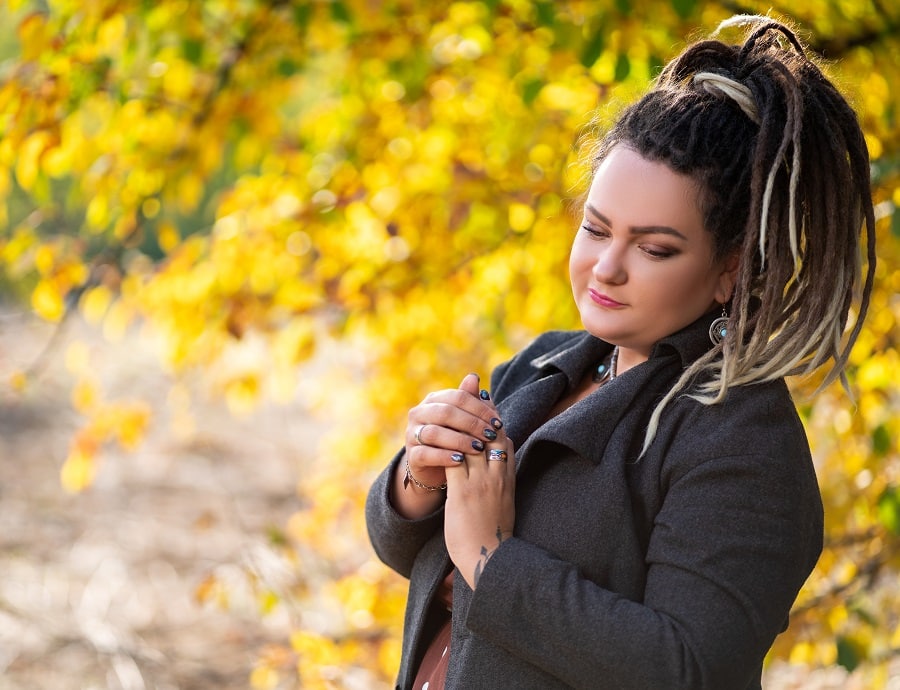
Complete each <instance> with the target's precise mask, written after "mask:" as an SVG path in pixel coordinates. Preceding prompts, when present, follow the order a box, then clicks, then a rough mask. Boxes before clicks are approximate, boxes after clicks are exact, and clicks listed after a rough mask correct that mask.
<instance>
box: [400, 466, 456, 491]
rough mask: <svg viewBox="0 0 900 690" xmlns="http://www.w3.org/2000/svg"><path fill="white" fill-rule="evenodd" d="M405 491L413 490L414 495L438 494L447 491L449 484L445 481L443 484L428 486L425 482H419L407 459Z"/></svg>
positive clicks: (404, 479)
mask: <svg viewBox="0 0 900 690" xmlns="http://www.w3.org/2000/svg"><path fill="white" fill-rule="evenodd" d="M403 490H404V491H408V490H412V491H413V493H436V492H439V491H446V490H447V482H446V481H445V482H444V483H443V484H426V483H425V482H422V481H419V480H418V479H416V477H415V476H414V475H413V473H412V470H411V469H410V467H409V458H405V474H404V477H403Z"/></svg>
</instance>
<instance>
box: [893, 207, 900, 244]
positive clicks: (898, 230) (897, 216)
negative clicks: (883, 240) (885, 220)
mask: <svg viewBox="0 0 900 690" xmlns="http://www.w3.org/2000/svg"><path fill="white" fill-rule="evenodd" d="M891 234H892V235H893V236H894V237H900V213H897V208H896V207H894V212H893V214H892V215H891Z"/></svg>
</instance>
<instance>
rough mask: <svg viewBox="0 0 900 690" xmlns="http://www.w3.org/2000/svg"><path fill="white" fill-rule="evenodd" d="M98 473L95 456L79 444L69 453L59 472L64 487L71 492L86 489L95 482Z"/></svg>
mask: <svg viewBox="0 0 900 690" xmlns="http://www.w3.org/2000/svg"><path fill="white" fill-rule="evenodd" d="M96 474H97V463H96V460H95V458H94V456H93V455H92V454H90V453H88V452H86V451H85V449H83V448H80V447H77V446H76V447H75V448H73V449H72V451H71V452H70V453H69V456H68V457H67V458H66V461H65V462H64V463H63V466H62V469H61V470H60V473H59V475H60V481H61V483H62V486H63V488H64V489H65V490H66V491H69V492H70V493H79V492H81V491H84V489H86V488H87V487H89V486H90V485H91V484H92V483H93V481H94V477H95V476H96Z"/></svg>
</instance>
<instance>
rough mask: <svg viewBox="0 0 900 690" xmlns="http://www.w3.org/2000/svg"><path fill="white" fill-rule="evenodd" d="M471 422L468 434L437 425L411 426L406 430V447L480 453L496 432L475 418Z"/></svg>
mask: <svg viewBox="0 0 900 690" xmlns="http://www.w3.org/2000/svg"><path fill="white" fill-rule="evenodd" d="M472 421H473V422H474V423H472V424H469V427H470V428H469V430H468V432H460V431H457V430H455V429H452V428H448V427H446V426H440V425H438V424H418V425H416V426H411V427H410V428H409V429H408V430H407V439H406V447H407V449H413V448H417V447H422V446H428V447H431V448H436V449H439V450H443V451H446V452H448V453H452V452H460V453H472V452H477V453H480V452H482V451H483V450H484V448H485V444H486V443H488V442H489V441H490V440H492V439H493V438H494V434H495V433H496V432H495V431H494V430H493V429H492V428H490V427H488V426H485V424H484V422H482V421H481V420H478V419H477V418H472ZM473 429H480V431H474V430H473ZM478 436H480V438H478Z"/></svg>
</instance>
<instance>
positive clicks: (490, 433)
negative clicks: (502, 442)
mask: <svg viewBox="0 0 900 690" xmlns="http://www.w3.org/2000/svg"><path fill="white" fill-rule="evenodd" d="M481 433H483V434H484V437H485V438H486V439H487V440H488V441H496V440H497V432H496V431H494V430H493V429H485V430H484V431H482V432H481Z"/></svg>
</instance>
